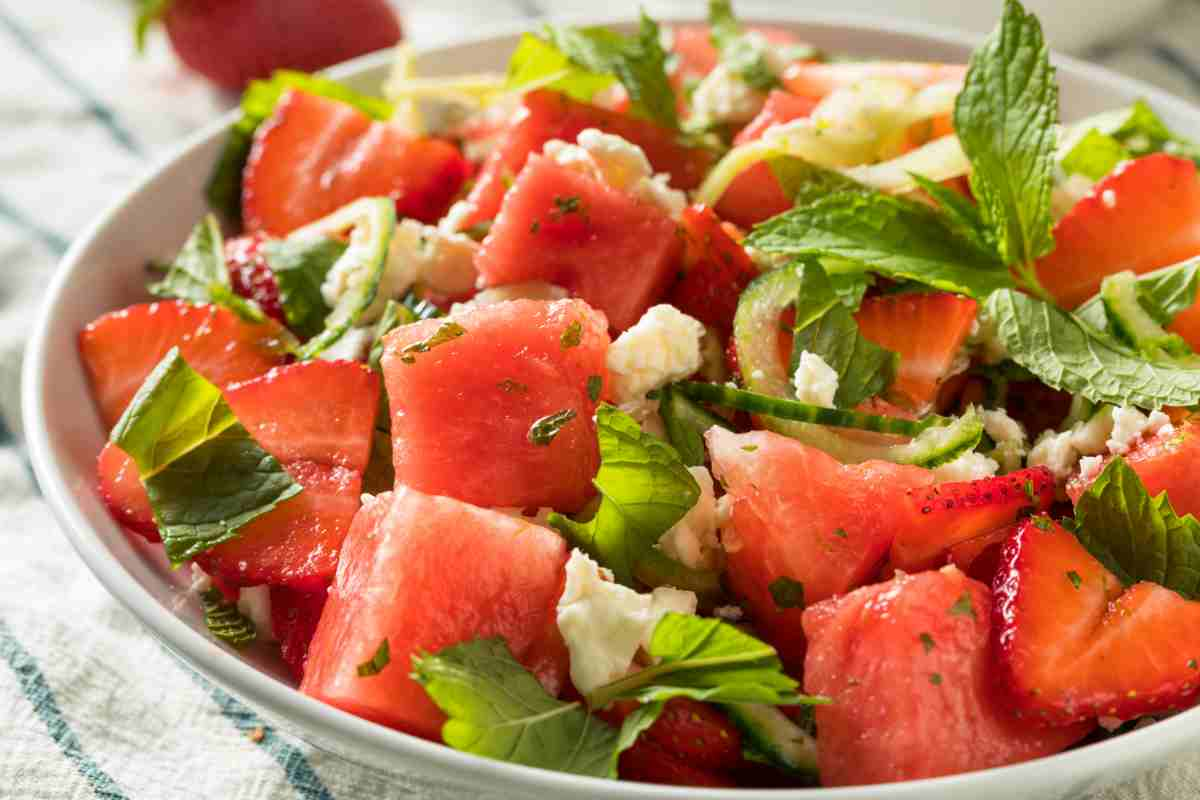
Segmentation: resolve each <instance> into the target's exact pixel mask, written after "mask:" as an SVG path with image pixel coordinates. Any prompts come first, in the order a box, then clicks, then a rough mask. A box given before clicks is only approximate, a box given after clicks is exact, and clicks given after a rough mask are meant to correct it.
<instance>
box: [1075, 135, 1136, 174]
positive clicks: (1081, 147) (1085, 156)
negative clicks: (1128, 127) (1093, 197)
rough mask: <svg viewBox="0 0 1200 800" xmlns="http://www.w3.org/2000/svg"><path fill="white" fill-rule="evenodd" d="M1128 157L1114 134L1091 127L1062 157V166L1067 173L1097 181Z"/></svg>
mask: <svg viewBox="0 0 1200 800" xmlns="http://www.w3.org/2000/svg"><path fill="white" fill-rule="evenodd" d="M1129 157H1130V153H1129V151H1128V150H1127V149H1125V145H1123V144H1121V142H1120V141H1119V140H1118V139H1117V138H1116V137H1115V136H1109V135H1108V134H1104V133H1100V131H1098V130H1095V129H1092V130H1090V131H1088V132H1087V133H1085V134H1084V135H1083V138H1082V139H1080V140H1079V142H1078V143H1077V144H1076V145H1075V146H1074V147H1072V148H1071V151H1070V152H1069V153H1067V155H1066V156H1065V157H1064V158H1063V160H1062V168H1063V172H1065V173H1067V174H1068V175H1083V176H1085V177H1087V178H1091V179H1092V180H1094V181H1098V180H1100V179H1101V178H1103V177H1104V176H1105V175H1107V174H1108V173H1110V172H1112V171H1113V169H1114V168H1115V167H1116V166H1117V164H1120V163H1121V162H1122V161H1124V160H1126V159H1127V158H1129Z"/></svg>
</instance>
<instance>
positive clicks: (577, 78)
mask: <svg viewBox="0 0 1200 800" xmlns="http://www.w3.org/2000/svg"><path fill="white" fill-rule="evenodd" d="M615 82H616V77H614V76H613V75H609V74H600V73H596V72H591V71H590V70H587V69H585V68H583V67H581V66H580V65H578V64H576V63H575V62H574V61H572V60H571V59H570V58H568V57H567V55H566V53H564V52H563V51H562V50H559V49H558V48H557V47H555V46H554V45H553V44H551V43H550V42H548V41H546V40H545V39H542V38H539V37H537V36H535V35H533V34H532V33H527V34H525V35H524V36H522V37H521V41H519V42H517V47H516V49H515V50H514V51H513V54H512V57H511V58H509V61H508V77H507V79H506V81H505V86H504V88H505V90H506V91H509V92H514V93H524V92H529V91H533V90H534V89H552V90H554V91H556V92H562V93H563V94H565V95H567V96H568V97H571V98H574V99H575V100H580V101H582V102H584V103H588V102H591V100H592V98H593V97H595V96H596V94H597V93H598V92H602V91H604V90H605V89H607V88H608V87H609V86H612V85H613V83H615Z"/></svg>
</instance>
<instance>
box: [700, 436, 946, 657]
mask: <svg viewBox="0 0 1200 800" xmlns="http://www.w3.org/2000/svg"><path fill="white" fill-rule="evenodd" d="M705 438H706V439H707V441H708V450H709V453H710V455H711V456H712V464H713V473H714V474H715V475H716V477H718V478H719V479H720V480H721V483H722V485H724V486H725V487H726V490H727V491H728V492H729V495H730V496H731V497H732V498H733V525H732V530H730V529H729V528H726V529H725V531H724V532H723V539H722V541H723V544H724V545H725V549H726V551H727V552H728V554H729V558H728V567H727V573H726V576H727V578H728V581H729V586H730V588H731V589H732V590H733V591H734V593H736V594H737V595H738V596H739V597H742V598H744V599H745V600H746V602H747V604H748V606H749V609H750V611H751V613H752V614H753V616H754V622H755V624H756V625H757V626H758V627H759V628H760V629H761V630H762V631H763V632H764V633H766V635H767V638H768V639H769V640H770V641H771V643H772V644H773V645H775V647H776V648H777V649H779V651H780V653H781V655H782V656H783V657H784V659H785V662H786V663H788V664H789V665H790V666H792V667H794V668H798V667H799V666H800V663H801V661H802V660H803V654H804V636H803V633H802V632H801V627H800V617H801V615H802V613H803V608H802V607H801V606H799V605H797V606H796V607H789V608H780V607H779V606H778V605H777V604H776V602H775V598H774V596H773V593H772V586H778V584H777V583H776V582H777V581H780V580H782V579H787V580H790V581H795V582H797V583H800V584H802V585H803V587H804V589H803V597H804V602H805V603H808V604H810V605H811V604H812V603H816V602H819V601H821V600H824V599H825V598H827V597H831V596H833V595H835V594H840V593H842V592H846V591H849V590H850V589H853V588H855V587H857V586H860V585H862V584H863V583H864V582H865V581H867V580H869V579H870V578H872V577H873V576H874V575H875V573H876V571H877V570H878V569H879V566H880V563H881V562H882V561H883V559H884V557H885V556H886V555H887V552H888V548H889V547H890V546H891V543H892V537H893V536H894V535H895V532H896V529H897V527H898V526H897V523H899V522H902V520H903V518H904V516H905V513H906V512H905V511H904V510H903V508H902V506H901V503H902V501H903V499H904V494H905V492H906V491H907V490H908V489H912V488H916V487H921V486H928V485H929V484H931V483H933V475H932V473H930V472H929V471H928V470H924V469H921V468H919V467H907V466H899V465H896V464H890V463H886V462H883V461H868V462H865V463H862V464H854V465H844V464H842V463H840V462H838V461H837V460H836V459H834V458H832V457H831V456H829V455H826V454H825V453H824V452H822V451H821V450H818V449H816V448H813V447H808V446H807V445H803V444H801V443H800V442H797V441H796V440H795V439H789V438H787V437H786V436H781V435H779V434H776V433H770V432H767V431H754V432H751V433H743V434H735V433H731V432H729V431H726V430H723V429H720V428H712V429H710V430H709V431H708V433H707V434H706V435H705Z"/></svg>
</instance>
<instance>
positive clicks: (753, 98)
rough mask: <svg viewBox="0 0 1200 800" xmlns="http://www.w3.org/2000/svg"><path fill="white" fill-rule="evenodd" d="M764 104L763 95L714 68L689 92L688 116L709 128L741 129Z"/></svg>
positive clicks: (726, 71) (728, 72) (725, 69)
mask: <svg viewBox="0 0 1200 800" xmlns="http://www.w3.org/2000/svg"><path fill="white" fill-rule="evenodd" d="M766 100H767V97H766V95H765V94H763V93H762V92H759V91H755V90H754V89H751V88H750V87H749V86H747V85H746V82H745V81H743V80H742V79H741V78H740V77H738V76H737V75H736V74H734V73H733V71H732V70H730V69H729V67H727V66H725V65H724V64H718V65H717V66H716V67H714V68H713V70H712V72H710V73H708V74H707V75H705V76H704V79H703V80H701V81H700V83H699V84H697V86H696V89H695V91H694V92H692V114H693V115H694V116H695V117H696V118H697V119H702V120H704V121H705V122H706V123H709V124H733V125H741V124H745V123H747V122H749V121H750V120H752V119H754V117H755V116H756V115H757V114H758V112H759V111H761V110H762V107H763V103H765V102H766Z"/></svg>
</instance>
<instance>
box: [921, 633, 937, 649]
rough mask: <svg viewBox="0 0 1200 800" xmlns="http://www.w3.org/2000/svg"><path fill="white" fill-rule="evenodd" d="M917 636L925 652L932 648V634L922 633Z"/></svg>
mask: <svg viewBox="0 0 1200 800" xmlns="http://www.w3.org/2000/svg"><path fill="white" fill-rule="evenodd" d="M919 638H920V639H921V646H922V647H924V648H925V652H926V653H928V652H929V651H930V650H932V649H933V647H934V645H933V637H932V636H930V635H929V634H928V633H922V634H921V636H920V637H919Z"/></svg>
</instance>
